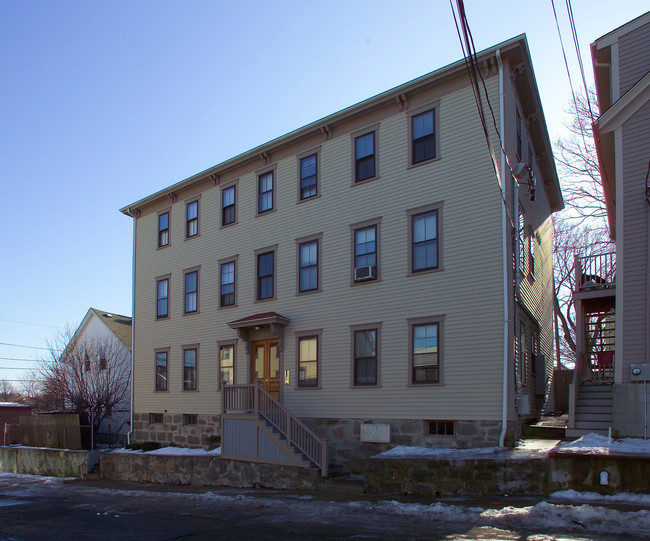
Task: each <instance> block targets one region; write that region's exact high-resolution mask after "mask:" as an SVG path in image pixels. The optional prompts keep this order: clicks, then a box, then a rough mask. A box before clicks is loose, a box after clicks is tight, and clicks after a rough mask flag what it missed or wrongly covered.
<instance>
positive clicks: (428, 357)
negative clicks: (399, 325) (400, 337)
mask: <svg viewBox="0 0 650 541" xmlns="http://www.w3.org/2000/svg"><path fill="white" fill-rule="evenodd" d="M439 333H440V323H439V322H426V323H421V324H414V325H411V383H413V384H417V383H439V382H440V347H439Z"/></svg>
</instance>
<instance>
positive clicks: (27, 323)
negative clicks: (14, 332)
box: [0, 318, 60, 329]
mask: <svg viewBox="0 0 650 541" xmlns="http://www.w3.org/2000/svg"><path fill="white" fill-rule="evenodd" d="M0 321H6V322H7V323H17V324H19V325H33V326H35V327H49V328H50V329H60V327H57V326H56V325H46V324H45V323H29V322H27V321H16V320H15V319H4V318H0Z"/></svg>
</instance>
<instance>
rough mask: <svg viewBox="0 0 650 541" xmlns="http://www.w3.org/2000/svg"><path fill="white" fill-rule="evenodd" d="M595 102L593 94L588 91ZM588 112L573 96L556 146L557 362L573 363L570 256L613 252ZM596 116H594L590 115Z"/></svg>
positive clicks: (572, 260)
mask: <svg viewBox="0 0 650 541" xmlns="http://www.w3.org/2000/svg"><path fill="white" fill-rule="evenodd" d="M589 101H590V102H591V103H593V104H595V103H596V93H595V91H594V90H593V89H591V90H590V91H589ZM592 114H594V113H592V110H590V105H589V102H588V101H587V97H586V95H584V94H576V95H575V96H574V97H573V98H572V100H571V102H570V106H569V108H568V109H567V115H568V117H569V121H568V123H567V124H566V125H565V127H566V129H567V132H568V135H567V136H566V137H564V138H560V139H558V140H557V141H556V142H555V161H556V163H557V165H558V171H559V173H560V178H561V181H560V183H561V185H562V194H563V197H564V202H565V206H566V208H565V210H564V211H563V212H562V213H560V214H559V215H556V217H555V224H554V230H555V231H554V233H555V236H554V246H553V255H554V263H553V265H554V279H555V314H556V317H557V319H558V323H559V325H558V326H559V330H558V332H559V336H558V342H559V352H558V353H559V357H560V358H559V359H558V361H559V362H562V363H563V364H572V363H574V362H575V350H576V343H575V332H576V321H575V311H574V307H573V291H574V290H575V285H576V284H575V257H576V256H578V257H582V256H587V255H598V254H603V253H607V252H612V251H614V250H615V244H614V243H613V242H612V241H611V240H610V236H609V227H608V222H607V210H606V207H605V197H604V194H603V189H602V185H601V180H600V169H599V166H598V156H597V154H596V146H595V143H594V137H593V131H592V128H591V125H592ZM594 118H595V114H594Z"/></svg>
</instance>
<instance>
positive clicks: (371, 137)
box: [354, 131, 376, 182]
mask: <svg viewBox="0 0 650 541" xmlns="http://www.w3.org/2000/svg"><path fill="white" fill-rule="evenodd" d="M354 171H355V174H354V181H355V182H361V181H362V180H366V179H369V178H373V177H374V176H375V175H376V163H375V132H374V131H371V132H369V133H366V134H364V135H360V136H359V137H355V139H354Z"/></svg>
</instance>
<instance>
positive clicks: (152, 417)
mask: <svg viewBox="0 0 650 541" xmlns="http://www.w3.org/2000/svg"><path fill="white" fill-rule="evenodd" d="M149 424H150V425H161V424H163V414H162V413H150V414H149Z"/></svg>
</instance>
